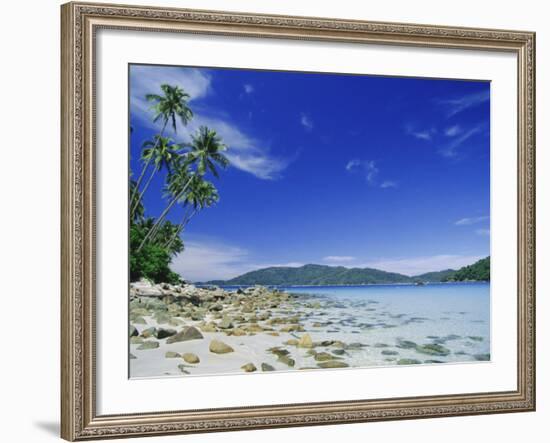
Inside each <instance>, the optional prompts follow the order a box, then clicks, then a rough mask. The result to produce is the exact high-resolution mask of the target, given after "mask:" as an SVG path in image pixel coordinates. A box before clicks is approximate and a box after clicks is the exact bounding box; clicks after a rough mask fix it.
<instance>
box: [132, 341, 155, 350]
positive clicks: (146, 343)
mask: <svg viewBox="0 0 550 443" xmlns="http://www.w3.org/2000/svg"><path fill="white" fill-rule="evenodd" d="M158 347H159V342H158V341H153V340H151V341H144V342H143V343H142V344H141V345H139V346H138V347H137V349H138V351H145V350H148V349H156V348H158Z"/></svg>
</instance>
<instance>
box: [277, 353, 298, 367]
mask: <svg viewBox="0 0 550 443" xmlns="http://www.w3.org/2000/svg"><path fill="white" fill-rule="evenodd" d="M277 360H278V361H280V362H281V363H284V364H285V365H287V366H290V367H294V365H295V364H296V362H295V361H294V359H292V358H290V357H289V356H288V355H279V357H278V359H277Z"/></svg>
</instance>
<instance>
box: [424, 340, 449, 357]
mask: <svg viewBox="0 0 550 443" xmlns="http://www.w3.org/2000/svg"><path fill="white" fill-rule="evenodd" d="M416 352H420V353H421V354H428V355H438V356H442V357H444V356H446V355H449V354H450V353H451V351H450V350H449V349H447V348H446V347H445V346H442V345H440V344H437V343H434V344H428V345H418V346H416Z"/></svg>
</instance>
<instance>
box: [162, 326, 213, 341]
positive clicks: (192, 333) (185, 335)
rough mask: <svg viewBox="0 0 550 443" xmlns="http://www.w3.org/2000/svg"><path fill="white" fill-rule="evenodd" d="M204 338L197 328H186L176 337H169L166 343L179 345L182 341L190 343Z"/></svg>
mask: <svg viewBox="0 0 550 443" xmlns="http://www.w3.org/2000/svg"><path fill="white" fill-rule="evenodd" d="M201 338H204V337H203V335H202V334H201V332H200V331H199V330H198V329H197V328H195V327H194V326H188V327H186V328H183V330H181V331H180V332H178V333H177V334H175V335H172V336H171V337H168V338H167V339H166V343H167V344H170V343H177V342H182V341H189V340H198V339H201Z"/></svg>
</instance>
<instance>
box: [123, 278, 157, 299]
mask: <svg viewBox="0 0 550 443" xmlns="http://www.w3.org/2000/svg"><path fill="white" fill-rule="evenodd" d="M130 291H132V292H134V293H135V294H138V295H141V296H145V297H161V296H162V295H163V292H162V290H161V289H160V288H159V287H157V286H155V285H154V284H153V283H151V282H150V281H148V280H145V279H141V280H140V281H137V282H133V283H130Z"/></svg>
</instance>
